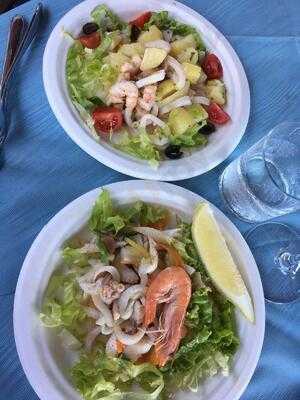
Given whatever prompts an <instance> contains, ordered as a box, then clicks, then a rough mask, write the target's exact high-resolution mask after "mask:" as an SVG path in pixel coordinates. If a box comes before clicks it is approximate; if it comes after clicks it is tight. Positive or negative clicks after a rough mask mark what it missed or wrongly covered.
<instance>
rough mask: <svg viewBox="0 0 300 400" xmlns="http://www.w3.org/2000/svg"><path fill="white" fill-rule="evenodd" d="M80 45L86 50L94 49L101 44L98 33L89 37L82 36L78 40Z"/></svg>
mask: <svg viewBox="0 0 300 400" xmlns="http://www.w3.org/2000/svg"><path fill="white" fill-rule="evenodd" d="M79 40H80V43H81V44H82V45H83V46H84V47H87V48H88V49H95V48H96V47H98V46H99V44H100V43H101V36H100V33H99V32H94V33H91V34H90V35H83V36H80V38H79Z"/></svg>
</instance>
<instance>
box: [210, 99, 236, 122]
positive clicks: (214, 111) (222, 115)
mask: <svg viewBox="0 0 300 400" xmlns="http://www.w3.org/2000/svg"><path fill="white" fill-rule="evenodd" d="M206 111H207V112H208V119H209V120H210V121H211V122H212V123H214V124H217V125H223V124H226V122H228V121H229V120H230V116H229V115H228V114H227V112H225V111H224V110H223V109H222V108H221V107H220V106H219V105H218V104H217V103H210V105H209V106H208V107H206Z"/></svg>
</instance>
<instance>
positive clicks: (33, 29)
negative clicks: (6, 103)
mask: <svg viewBox="0 0 300 400" xmlns="http://www.w3.org/2000/svg"><path fill="white" fill-rule="evenodd" d="M42 9H43V6H42V3H38V5H37V7H36V9H35V11H34V14H33V16H32V18H31V21H30V24H29V26H28V28H27V30H26V31H25V34H24V36H23V38H22V39H21V42H20V45H19V46H18V48H17V51H16V55H15V57H14V59H13V61H12V63H11V65H10V68H9V69H8V71H7V74H6V77H5V81H4V82H3V85H2V87H1V89H2V90H1V97H2V99H3V98H5V95H6V92H7V89H8V84H9V80H10V78H11V76H12V73H13V72H14V69H15V67H16V64H17V63H18V61H19V60H20V58H21V57H22V56H23V54H24V53H25V51H26V50H27V48H28V47H29V45H30V44H31V42H32V41H33V39H34V38H35V36H36V34H37V31H38V26H39V23H40V20H41V17H42Z"/></svg>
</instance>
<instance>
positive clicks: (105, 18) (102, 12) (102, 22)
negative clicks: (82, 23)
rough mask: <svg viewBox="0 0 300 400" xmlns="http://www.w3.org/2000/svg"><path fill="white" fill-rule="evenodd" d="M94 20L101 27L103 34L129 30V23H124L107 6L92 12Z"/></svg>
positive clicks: (98, 7) (103, 5)
mask: <svg viewBox="0 0 300 400" xmlns="http://www.w3.org/2000/svg"><path fill="white" fill-rule="evenodd" d="M91 17H92V19H93V20H94V21H95V22H96V23H97V24H98V25H99V27H100V30H101V32H104V33H106V32H107V31H109V32H111V31H115V30H124V29H127V27H128V25H129V24H128V23H127V22H125V21H123V20H122V19H121V18H120V17H119V16H118V15H117V14H115V13H114V12H113V11H112V10H111V9H110V8H108V7H107V6H106V5H105V4H101V5H100V6H97V7H96V8H95V9H94V10H93V11H92V12H91Z"/></svg>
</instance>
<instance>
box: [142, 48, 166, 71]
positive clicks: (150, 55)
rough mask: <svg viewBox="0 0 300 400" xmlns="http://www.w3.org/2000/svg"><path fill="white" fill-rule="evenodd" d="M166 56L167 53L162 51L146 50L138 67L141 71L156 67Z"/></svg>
mask: <svg viewBox="0 0 300 400" xmlns="http://www.w3.org/2000/svg"><path fill="white" fill-rule="evenodd" d="M167 54H168V53H167V52H166V50H164V49H156V48H152V47H150V48H148V49H146V50H145V53H144V57H143V61H142V64H141V66H140V69H141V71H146V70H147V69H151V68H156V67H158V66H159V65H160V64H161V63H162V62H163V61H164V59H165V58H166V57H167Z"/></svg>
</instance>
